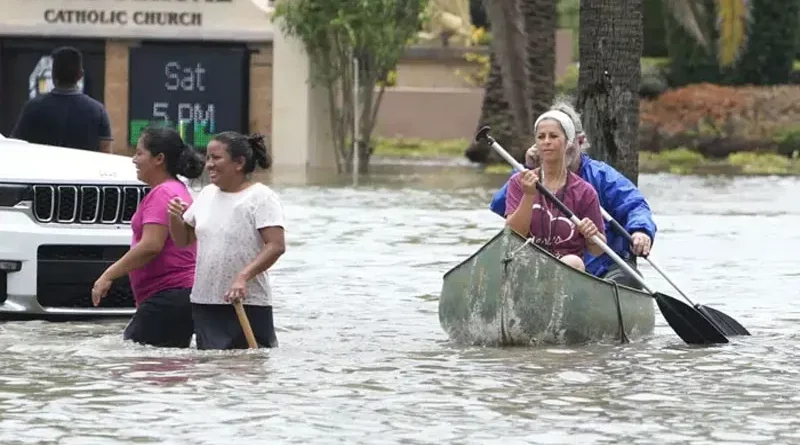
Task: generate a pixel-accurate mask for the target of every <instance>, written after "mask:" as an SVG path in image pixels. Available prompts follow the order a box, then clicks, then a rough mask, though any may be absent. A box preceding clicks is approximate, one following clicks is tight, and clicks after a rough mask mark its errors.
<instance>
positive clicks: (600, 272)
mask: <svg viewBox="0 0 800 445" xmlns="http://www.w3.org/2000/svg"><path fill="white" fill-rule="evenodd" d="M551 109H553V110H560V111H563V112H564V113H566V114H567V115H569V116H570V118H571V119H572V122H573V124H574V126H575V133H576V136H575V138H576V140H577V144H576V145H575V146H573V147H571V148H568V150H567V165H568V168H569V169H570V171H572V172H574V173H575V174H576V175H578V176H580V177H581V178H582V179H583V180H585V181H586V182H588V183H589V184H591V185H592V187H594V189H595V191H596V192H597V194H598V198H600V205H601V206H602V207H604V208H605V209H606V210H607V211H608V213H609V214H610V215H611V216H612V217H613V218H614V219H616V220H617V221H619V223H620V224H622V226H623V227H625V230H627V231H628V233H630V234H631V237H632V238H633V244H632V245H631V244H630V243H628V241H627V240H626V239H625V238H623V237H622V236H621V235H620V234H618V233H617V232H616V231H614V230H608V227H607V230H606V238H607V240H608V241H607V244H608V246H609V247H610V248H611V249H612V250H614V252H616V253H617V255H619V256H620V257H621V258H622V259H624V260H625V262H626V263H628V265H629V266H631V267H632V268H633V269H634V270H636V268H637V267H636V256H637V255H641V256H645V255H648V254H649V253H650V249H651V247H652V244H653V241H654V240H655V236H656V230H657V227H656V223H655V221H654V220H653V213H652V210H651V209H650V205H649V204H648V203H647V200H646V199H645V197H644V195H643V194H642V192H641V191H639V189H638V188H637V187H636V185H635V184H633V183H632V182H631V181H630V180H629V179H628V178H626V177H625V176H624V175H623V174H621V173H620V172H619V171H617V170H616V169H614V167H612V166H611V165H609V164H606V163H605V162H602V161H598V160H596V159H592V158H591V157H590V156H589V155H588V154H586V150H587V149H588V148H589V145H590V144H589V140H588V138H587V136H586V134H585V133H584V131H583V126H582V125H581V119H580V115H579V114H578V113H577V112H576V111H575V109H574V108H573V107H572V105H570V104H569V103H568V102H567V101H565V100H558V101H556V102H555V103H554V104H553V106H552V107H551ZM540 161H541V159H540V157H539V154H538V153H537V150H536V146H535V145H534V146H533V147H531V148H530V149H529V150H528V152H527V153H526V155H525V164H526V166H527V167H528V168H536V167H538V166H539V163H540ZM507 189H508V182H506V184H505V185H503V187H501V188H500V190H498V191H497V192H496V193H495V194H494V196H493V197H492V201H491V204H490V205H489V208H490V209H491V210H492V211H493V212H495V213H497V214H498V215H500V216H505V206H506V203H505V202H506V192H507ZM583 261H584V264H585V265H586V272H588V273H590V274H592V275H594V276H596V277H600V278H604V279H608V280H611V281H615V282H617V283H620V284H624V285H626V286H629V287H632V288H641V284H639V282H638V281H635V280H634V279H633V278H631V277H629V276H628V274H627V273H626V272H625V271H624V270H622V268H620V267H619V265H617V264H616V263H615V262H614V261H613V260H612V259H611V258H610V257H609V256H608V255H606V254H605V253H604V254H602V255H600V256H595V255H591V254H588V253H587V254H586V255H584V258H583Z"/></svg>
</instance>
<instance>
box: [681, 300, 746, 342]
mask: <svg viewBox="0 0 800 445" xmlns="http://www.w3.org/2000/svg"><path fill="white" fill-rule="evenodd" d="M694 307H695V308H696V309H697V310H698V311H700V312H702V313H703V315H705V316H706V317H708V318H710V319H711V320H713V321H714V323H716V325H717V326H718V327H719V330H720V331H722V333H723V334H725V335H750V332H749V331H748V330H747V329H745V327H744V326H742V325H741V324H739V322H738V321H736V320H734V319H733V318H731V317H730V316H729V315H727V314H725V313H723V312H720V311H718V310H716V309H714V308H713V307H708V306H703V305H702V304H696V305H695V306H694Z"/></svg>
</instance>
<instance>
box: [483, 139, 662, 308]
mask: <svg viewBox="0 0 800 445" xmlns="http://www.w3.org/2000/svg"><path fill="white" fill-rule="evenodd" d="M486 137H487V139H488V141H489V143H490V144H491V146H492V149H494V151H496V152H497V154H499V155H500V156H501V157H502V158H503V159H505V160H506V162H508V163H509V164H511V166H512V167H513V168H514V169H516V170H519V171H521V172H522V171H525V167H523V166H522V164H520V163H519V162H518V161H517V160H516V159H514V157H513V156H511V155H510V154H509V153H508V152H507V151H505V150H504V149H503V147H501V146H500V144H498V143H497V141H495V140H494V138H492V137H491V136H489V135H486ZM536 190H538V191H539V193H541V194H542V195H544V196H545V197H546V198H547V199H549V200H550V202H552V203H553V204H554V205H555V206H556V207H558V209H559V210H561V213H563V214H565V215H567V218H569V220H570V221H572V223H573V224H575V225H576V226H577V225H578V224H580V222H581V220H580V219H578V217H577V216H575V214H574V213H572V211H571V210H570V209H568V208H567V206H565V205H564V203H563V202H561V200H559V199H558V198H556V197H555V195H553V194H552V193H550V190H547V189H546V188H545V187H544V186H543V185H542V184H541V183H540V182H538V181H537V182H536ZM601 209H602V207H601ZM623 230H624V229H623ZM626 233H627V232H626ZM628 236H629V237H630V235H628ZM590 239H591V240H592V242H593V243H595V244H597V245H598V246H599V247H600V248H601V249H603V252H605V253H606V255H608V256H609V257H611V259H612V260H614V262H616V263H617V265H618V266H619V267H620V268H622V270H624V271H625V272H627V273H628V275H630V276H631V278H633V279H634V280H636V281H637V282H638V283H639V285H640V286H642V287H643V288H644V289H645V290H646V291H647V292H648V293H650V294H653V293H655V292H654V291H653V290H652V289H651V288H650V286H648V285H647V283H645V281H644V280H643V279H642V277H641V276H640V275H639V274H638V273H636V271H635V270H633V268H632V267H631V266H630V265H628V263H626V262H625V260H623V259H622V258H620V256H619V255H617V253H616V252H614V251H613V250H612V249H611V248H610V247H608V245H607V244H606V243H604V242H603V240H602V239H600V237H599V236H597V235H593V236H592V237H591V238H590Z"/></svg>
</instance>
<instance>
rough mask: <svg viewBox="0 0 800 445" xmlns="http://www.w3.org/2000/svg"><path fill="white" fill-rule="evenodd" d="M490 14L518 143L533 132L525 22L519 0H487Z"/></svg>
mask: <svg viewBox="0 0 800 445" xmlns="http://www.w3.org/2000/svg"><path fill="white" fill-rule="evenodd" d="M485 5H486V15H487V16H488V17H489V22H491V23H492V24H493V25H492V51H493V52H494V53H495V56H496V60H497V64H498V65H499V66H500V70H501V72H502V76H500V77H501V79H502V84H503V92H504V93H505V98H506V100H507V101H508V104H509V106H510V107H509V108H510V109H511V114H512V116H513V117H514V121H513V127H512V128H513V134H514V142H515V145H518V144H520V143H522V144H523V145H524V142H523V141H525V140H526V139H527V137H529V135H530V134H531V110H530V104H529V102H528V100H527V96H526V95H525V94H524V92H526V91H528V73H529V71H530V69H529V68H530V67H529V61H528V58H527V57H526V56H525V55H526V54H525V53H526V43H527V38H526V34H525V25H524V23H523V20H522V14H521V11H520V8H519V3H518V2H517V0H485Z"/></svg>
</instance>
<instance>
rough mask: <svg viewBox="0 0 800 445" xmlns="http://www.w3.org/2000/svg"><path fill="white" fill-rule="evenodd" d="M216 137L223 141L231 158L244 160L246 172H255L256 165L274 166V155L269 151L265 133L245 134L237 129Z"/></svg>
mask: <svg viewBox="0 0 800 445" xmlns="http://www.w3.org/2000/svg"><path fill="white" fill-rule="evenodd" d="M214 139H215V140H217V141H219V142H221V143H223V144H224V145H225V147H226V149H227V151H228V154H230V156H231V159H233V160H234V161H235V160H238V159H242V160H244V173H245V174H250V173H253V172H254V171H255V169H256V165H257V166H259V167H261V168H263V169H268V168H270V167H271V166H272V157H271V156H270V155H269V152H268V151H267V145H266V142H265V140H264V135H262V134H253V135H249V136H247V135H243V134H240V133H237V132H235V131H224V132H222V133H219V134H218V135H216V136H214Z"/></svg>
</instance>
